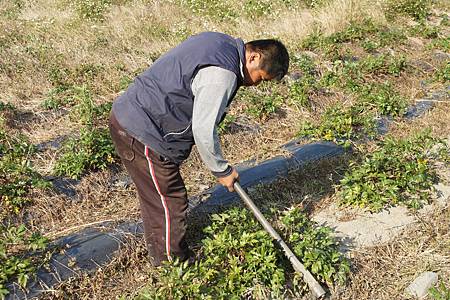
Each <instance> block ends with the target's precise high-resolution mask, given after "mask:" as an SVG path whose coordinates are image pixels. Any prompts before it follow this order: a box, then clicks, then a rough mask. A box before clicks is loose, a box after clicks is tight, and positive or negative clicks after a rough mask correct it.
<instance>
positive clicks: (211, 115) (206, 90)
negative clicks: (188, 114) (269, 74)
mask: <svg viewBox="0 0 450 300" xmlns="http://www.w3.org/2000/svg"><path fill="white" fill-rule="evenodd" d="M236 84H237V80H236V75H235V74H234V73H232V72H230V71H228V70H224V69H221V68H218V67H207V68H205V69H202V70H200V71H199V72H198V74H197V75H196V77H195V78H194V81H193V83H192V91H193V93H194V96H195V98H194V111H193V117H192V131H193V134H194V139H195V143H196V145H197V149H198V152H199V154H200V157H201V158H202V160H203V162H204V163H205V165H206V166H207V167H208V168H209V169H210V170H211V172H212V173H213V174H214V175H215V176H217V177H224V176H227V175H229V174H230V173H231V171H232V170H231V168H230V166H229V165H228V162H227V161H226V160H225V159H224V158H223V155H222V151H221V147H220V142H219V137H218V134H217V131H216V125H217V123H218V122H219V120H220V117H221V116H222V115H223V113H224V111H225V109H226V105H227V103H228V100H229V98H230V97H231V96H232V93H233V92H234V89H235V88H236Z"/></svg>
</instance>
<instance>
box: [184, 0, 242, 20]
mask: <svg viewBox="0 0 450 300" xmlns="http://www.w3.org/2000/svg"><path fill="white" fill-rule="evenodd" d="M178 1H179V4H180V5H182V6H186V7H188V8H189V9H190V10H191V11H192V12H193V13H194V14H197V15H200V16H209V17H211V18H214V19H217V20H218V21H233V20H235V19H236V18H237V17H238V13H237V12H236V11H235V10H234V9H233V7H232V6H230V5H229V3H227V2H226V1H219V0H211V1H201V0H178Z"/></svg>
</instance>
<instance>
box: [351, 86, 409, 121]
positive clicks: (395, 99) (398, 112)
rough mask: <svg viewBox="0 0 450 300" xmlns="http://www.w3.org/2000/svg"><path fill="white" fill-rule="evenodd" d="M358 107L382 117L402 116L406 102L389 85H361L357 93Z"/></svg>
mask: <svg viewBox="0 0 450 300" xmlns="http://www.w3.org/2000/svg"><path fill="white" fill-rule="evenodd" d="M357 105H358V106H360V107H361V109H364V110H373V111H374V112H376V113H377V114H380V115H384V116H393V117H397V116H402V115H403V114H404V112H405V110H406V107H407V101H406V99H405V98H403V97H402V96H401V95H400V94H399V93H398V92H397V91H395V90H394V89H393V88H392V86H391V85H390V84H389V83H387V82H386V83H381V84H375V83H372V84H367V85H363V86H362V87H361V88H360V89H359V91H358V104H357Z"/></svg>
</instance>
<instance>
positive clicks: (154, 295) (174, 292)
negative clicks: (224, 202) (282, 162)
mask: <svg viewBox="0 0 450 300" xmlns="http://www.w3.org/2000/svg"><path fill="white" fill-rule="evenodd" d="M211 219H212V222H213V223H212V225H211V226H209V227H207V228H206V229H205V230H204V231H205V233H206V234H207V236H206V238H205V239H203V240H202V248H201V249H200V252H201V256H202V259H201V260H200V261H197V262H196V263H195V264H194V265H192V266H188V265H187V264H186V263H185V264H179V263H177V262H175V263H174V264H167V265H166V266H165V267H163V269H162V271H161V273H160V276H159V282H158V283H157V286H156V287H151V288H149V289H148V290H146V291H145V292H144V293H143V295H142V296H141V297H140V298H138V299H167V298H170V299H186V298H187V299H189V298H201V299H229V298H236V299H238V298H239V297H241V296H243V295H246V296H247V297H252V298H256V299H264V298H266V297H268V296H269V295H270V294H273V295H279V294H280V293H281V289H282V285H283V283H284V280H285V279H284V272H283V269H282V268H280V267H279V266H278V259H277V255H276V250H275V247H274V245H273V243H272V241H271V239H270V237H269V235H268V234H267V233H266V232H265V231H263V230H261V228H260V227H259V226H258V223H257V222H256V221H255V220H254V219H253V218H252V217H251V216H250V215H249V213H248V212H247V211H246V210H242V209H231V210H229V211H227V212H225V213H222V214H220V215H213V216H212V218H211ZM257 292H259V293H261V294H263V295H259V297H258V295H257ZM264 295H266V297H264Z"/></svg>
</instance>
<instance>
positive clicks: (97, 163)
mask: <svg viewBox="0 0 450 300" xmlns="http://www.w3.org/2000/svg"><path fill="white" fill-rule="evenodd" d="M61 152H62V154H61V156H60V157H59V159H58V160H57V162H56V165H55V167H54V172H55V174H56V175H60V176H61V175H63V176H68V177H71V178H74V179H77V178H80V176H81V175H82V174H83V173H84V172H86V171H87V170H97V169H105V168H106V167H107V166H108V165H109V164H111V163H113V162H114V160H115V157H116V155H115V152H114V145H113V143H112V140H111V137H110V135H109V133H108V131H107V130H105V129H99V128H90V127H89V126H88V127H86V128H82V129H81V132H80V137H79V138H71V139H69V140H68V141H67V142H66V143H65V144H64V146H63V147H62V149H61Z"/></svg>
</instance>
